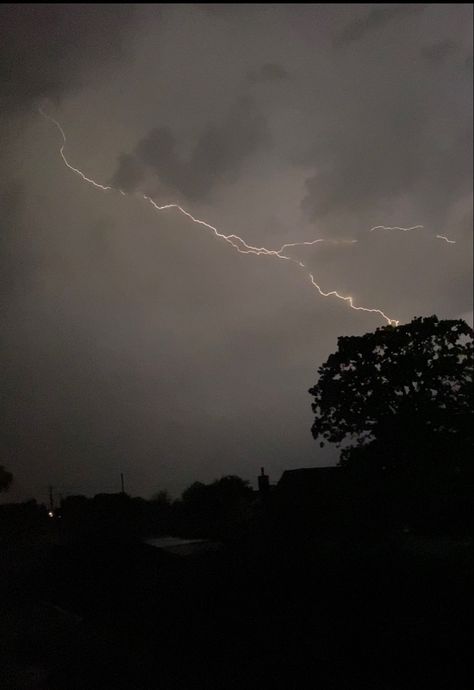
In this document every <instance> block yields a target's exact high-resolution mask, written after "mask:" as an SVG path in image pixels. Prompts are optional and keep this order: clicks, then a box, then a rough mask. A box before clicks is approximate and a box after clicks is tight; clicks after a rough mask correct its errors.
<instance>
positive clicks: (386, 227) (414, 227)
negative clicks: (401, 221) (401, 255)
mask: <svg viewBox="0 0 474 690" xmlns="http://www.w3.org/2000/svg"><path fill="white" fill-rule="evenodd" d="M422 229H424V225H412V227H411V228H401V227H400V226H398V225H394V226H392V227H391V226H389V225H376V226H375V227H373V228H370V230H369V232H374V230H401V231H402V232H411V231H412V230H422ZM435 237H436V239H437V240H444V241H445V242H447V243H448V244H456V242H455V240H449V239H448V238H447V237H446V236H445V235H436V236H435Z"/></svg>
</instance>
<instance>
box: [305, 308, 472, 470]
mask: <svg viewBox="0 0 474 690" xmlns="http://www.w3.org/2000/svg"><path fill="white" fill-rule="evenodd" d="M472 357H473V331H472V329H471V328H470V327H469V326H468V325H467V324H466V323H465V322H464V321H462V320H445V321H440V320H439V319H438V318H437V317H436V316H431V317H428V318H415V319H413V321H411V323H408V324H405V325H401V326H397V327H394V326H385V327H382V328H379V329H377V330H376V331H375V332H374V333H366V334H365V335H363V336H352V337H341V338H339V339H338V350H337V352H336V353H334V354H332V355H330V357H329V358H328V360H327V362H326V363H325V364H323V365H322V366H321V367H320V368H319V370H318V373H319V380H318V382H317V384H316V385H315V386H314V387H313V388H311V389H310V391H309V392H310V393H311V395H312V396H314V402H313V403H312V409H313V412H314V413H315V420H314V423H313V426H312V433H313V436H314V438H315V439H318V438H319V439H322V441H321V445H324V441H329V442H331V443H335V444H337V446H338V447H339V446H340V445H341V444H345V446H344V447H343V450H342V452H341V459H340V464H341V465H346V466H348V467H351V466H352V467H358V468H361V467H363V466H365V467H367V468H380V467H384V468H387V469H389V468H395V467H398V468H400V467H405V468H415V469H417V468H418V469H421V468H424V469H426V468H428V467H435V466H438V467H440V466H445V467H447V466H450V467H451V468H453V469H457V470H458V471H459V468H461V467H462V468H466V466H467V465H469V466H470V455H471V451H472V441H473V436H472V412H471V410H472V378H473V358H472Z"/></svg>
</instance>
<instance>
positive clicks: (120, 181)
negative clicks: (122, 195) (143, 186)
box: [110, 153, 146, 193]
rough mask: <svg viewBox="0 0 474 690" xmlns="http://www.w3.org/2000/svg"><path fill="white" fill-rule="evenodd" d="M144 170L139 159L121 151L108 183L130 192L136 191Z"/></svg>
mask: <svg viewBox="0 0 474 690" xmlns="http://www.w3.org/2000/svg"><path fill="white" fill-rule="evenodd" d="M145 175H146V172H145V170H144V168H143V165H141V163H140V161H139V160H137V158H136V157H135V156H132V155H131V154H129V153H121V154H120V156H119V158H118V167H117V170H116V171H115V174H114V175H113V177H112V179H111V181H110V184H111V185H112V186H113V187H116V188H117V189H121V190H123V191H127V192H130V193H133V192H136V191H137V190H138V188H139V187H140V183H141V182H142V181H143V179H144V178H145Z"/></svg>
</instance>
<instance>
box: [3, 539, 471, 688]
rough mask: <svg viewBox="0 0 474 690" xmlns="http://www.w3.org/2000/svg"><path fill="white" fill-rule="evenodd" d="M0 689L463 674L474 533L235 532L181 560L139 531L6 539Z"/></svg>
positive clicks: (403, 681)
mask: <svg viewBox="0 0 474 690" xmlns="http://www.w3.org/2000/svg"><path fill="white" fill-rule="evenodd" d="M4 554H6V560H4V566H3V571H4V572H3V575H4V581H3V587H2V602H1V603H2V618H1V626H0V643H1V645H2V676H3V680H2V687H4V688H15V689H18V690H20V689H22V688H25V689H28V690H30V689H31V690H32V689H33V688H34V689H47V690H56V689H57V690H93V689H95V688H97V689H100V690H109V689H110V690H120V689H122V688H124V689H125V688H127V689H132V688H133V689H144V690H145V689H146V690H152V689H154V688H164V689H174V688H180V689H187V688H190V689H192V688H197V689H203V690H204V689H206V690H212V689H214V688H216V689H220V688H222V689H223V690H224V689H227V688H229V689H234V688H235V689H236V690H244V689H246V688H249V689H250V688H252V689H253V688H274V687H283V688H322V689H323V690H331V689H332V688H335V689H336V688H337V689H338V690H339V689H346V688H347V689H349V688H351V689H352V688H365V689H367V690H369V689H372V688H373V689H374V690H381V689H387V690H392V689H393V690H402V689H403V690H404V689H409V688H428V689H429V690H432V689H433V688H445V689H446V690H448V689H449V690H453V689H455V690H458V689H459V690H461V689H463V688H465V687H466V688H467V687H468V681H469V680H470V669H469V666H468V663H469V662H468V659H469V656H470V654H469V652H470V638H471V630H470V628H471V627H472V584H471V576H472V547H471V545H470V542H469V540H468V539H463V540H462V539H459V540H456V539H454V538H448V539H436V538H434V539H422V538H418V537H414V536H413V535H399V536H393V535H392V536H390V537H379V538H377V539H372V540H370V541H367V540H366V541H364V540H344V539H326V540H321V539H317V538H314V536H313V537H311V538H309V537H305V538H304V537H301V538H299V539H298V538H296V537H294V538H292V539H289V538H288V537H287V536H283V535H281V536H280V537H278V536H276V535H274V536H273V538H268V535H267V536H266V537H264V536H263V534H260V535H259V536H255V535H254V536H247V537H246V538H245V539H240V540H238V541H236V542H235V543H229V544H227V545H225V546H223V547H222V548H221V549H220V550H219V551H215V552H209V553H203V554H200V555H197V556H194V557H193V556H189V557H186V558H182V557H179V556H176V555H171V554H169V553H166V552H163V551H160V550H158V549H156V548H153V547H151V546H147V545H145V544H141V543H139V542H138V541H128V542H124V541H123V540H122V541H120V540H103V539H97V541H96V542H95V543H94V542H93V541H91V540H88V541H87V542H86V541H84V540H83V541H82V542H81V541H76V542H73V543H69V544H62V545H60V544H56V545H54V544H52V543H51V539H49V538H48V535H46V536H45V535H43V536H42V537H37V538H36V540H34V541H33V542H32V543H29V542H28V539H25V537H24V536H23V537H21V538H19V539H17V540H16V542H15V544H14V546H11V545H8V544H7V545H6V546H5V545H4Z"/></svg>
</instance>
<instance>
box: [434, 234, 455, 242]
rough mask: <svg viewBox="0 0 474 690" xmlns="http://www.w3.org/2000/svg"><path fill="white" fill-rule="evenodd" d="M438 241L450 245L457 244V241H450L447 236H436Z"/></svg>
mask: <svg viewBox="0 0 474 690" xmlns="http://www.w3.org/2000/svg"><path fill="white" fill-rule="evenodd" d="M436 239H437V240H444V241H445V242H447V243H448V244H456V240H448V238H447V237H446V235H436Z"/></svg>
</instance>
